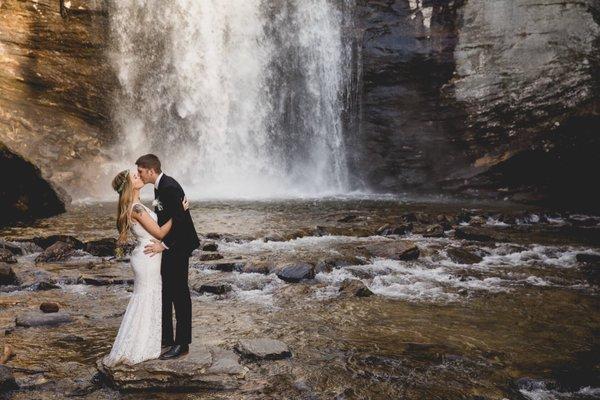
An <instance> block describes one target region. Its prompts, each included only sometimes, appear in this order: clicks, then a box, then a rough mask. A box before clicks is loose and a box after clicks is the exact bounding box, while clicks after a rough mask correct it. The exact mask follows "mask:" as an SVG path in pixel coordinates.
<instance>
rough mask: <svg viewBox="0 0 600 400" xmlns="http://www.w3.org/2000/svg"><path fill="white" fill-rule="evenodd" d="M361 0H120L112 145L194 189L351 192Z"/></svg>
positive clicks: (204, 193) (115, 12) (204, 192)
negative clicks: (351, 116)
mask: <svg viewBox="0 0 600 400" xmlns="http://www.w3.org/2000/svg"><path fill="white" fill-rule="evenodd" d="M352 1H353V0H277V1H272V0H228V1H227V2H223V1H222V0H172V1H168V2H164V1H157V0H118V1H114V2H113V4H111V11H110V28H111V37H112V41H113V43H112V56H111V59H112V61H113V64H114V67H115V70H116V74H117V77H118V80H119V85H120V88H119V92H118V94H117V95H116V99H115V104H114V121H115V123H116V127H117V129H118V133H119V138H120V139H119V140H118V143H117V149H116V150H117V151H116V152H114V154H116V155H117V157H118V158H119V159H121V160H123V159H125V160H135V159H136V158H137V156H139V155H141V154H144V153H147V152H153V153H155V154H157V155H158V156H159V157H160V158H161V160H162V162H163V169H164V170H165V172H167V173H168V174H171V175H173V176H175V177H176V178H178V179H179V180H180V182H181V183H182V184H184V186H185V188H186V190H187V192H188V193H189V194H190V195H191V196H194V197H226V198H236V197H245V198H266V197H296V196H324V195H332V194H340V193H345V192H347V191H348V188H349V177H348V168H347V159H346V149H345V138H344V136H345V132H344V128H345V125H346V124H345V123H344V117H343V116H344V113H345V110H346V109H347V107H348V104H347V103H348V101H347V99H348V98H351V97H352V96H350V95H349V94H348V91H349V90H350V87H351V82H350V81H351V80H352V71H353V68H354V61H353V56H352V44H353V43H352V38H351V35H349V34H348V32H349V31H351V27H352V10H353V4H352Z"/></svg>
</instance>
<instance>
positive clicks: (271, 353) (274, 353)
mask: <svg viewBox="0 0 600 400" xmlns="http://www.w3.org/2000/svg"><path fill="white" fill-rule="evenodd" d="M235 350H236V351H237V352H238V353H240V354H241V355H242V357H244V358H247V359H251V360H279V359H283V358H289V357H291V356H292V352H291V351H290V349H289V347H288V345H287V344H285V343H284V342H282V341H280V340H275V339H268V338H260V339H244V340H240V341H239V342H238V344H237V345H236V346H235Z"/></svg>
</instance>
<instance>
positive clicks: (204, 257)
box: [197, 251, 223, 261]
mask: <svg viewBox="0 0 600 400" xmlns="http://www.w3.org/2000/svg"><path fill="white" fill-rule="evenodd" d="M197 257H198V259H199V260H200V261H213V260H221V259H223V256H222V255H221V254H219V253H215V252H204V251H202V252H200V253H199V254H198V256H197Z"/></svg>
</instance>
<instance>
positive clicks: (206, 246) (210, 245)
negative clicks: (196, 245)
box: [200, 241, 219, 251]
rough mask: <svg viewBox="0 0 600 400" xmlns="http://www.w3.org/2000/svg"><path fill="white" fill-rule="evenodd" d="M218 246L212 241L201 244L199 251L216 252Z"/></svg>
mask: <svg viewBox="0 0 600 400" xmlns="http://www.w3.org/2000/svg"><path fill="white" fill-rule="evenodd" d="M218 249H219V246H217V244H216V243H215V242H213V241H207V242H202V245H201V246H200V250H202V251H217V250H218Z"/></svg>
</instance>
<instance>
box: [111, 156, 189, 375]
mask: <svg viewBox="0 0 600 400" xmlns="http://www.w3.org/2000/svg"><path fill="white" fill-rule="evenodd" d="M135 164H136V165H137V173H134V172H131V171H129V170H125V171H122V172H120V173H119V174H118V175H117V176H116V177H115V178H114V179H113V182H112V187H113V189H114V190H115V191H116V192H117V193H118V194H119V206H118V213H117V229H118V231H119V240H118V242H119V243H125V242H126V241H127V239H128V236H129V234H132V235H133V237H134V238H135V239H136V245H135V248H134V249H133V251H132V252H131V258H130V260H131V267H132V268H133V274H134V284H133V294H132V295H131V298H130V300H129V304H128V305H127V310H126V311H125V314H124V315H123V321H122V322H121V326H120V327H119V333H118V334H117V338H116V339H115V342H114V344H113V347H112V349H111V351H110V354H108V355H107V356H106V357H104V360H103V363H104V365H106V366H113V365H116V364H119V363H123V364H129V365H132V364H137V363H140V362H142V361H145V360H150V359H155V358H160V359H164V360H166V359H173V358H177V357H180V356H182V355H184V354H187V353H188V351H189V345H190V343H191V341H192V302H191V298H190V289H189V286H188V268H189V261H190V260H189V257H190V255H191V253H192V251H194V250H195V249H197V248H198V247H199V246H200V241H199V239H198V235H197V233H196V229H195V228H194V223H193V222H192V217H191V215H190V212H189V210H188V208H189V203H188V201H187V199H186V198H185V193H184V192H183V189H182V188H181V186H180V185H179V183H177V181H176V180H175V179H173V178H171V177H170V176H167V175H165V174H164V173H163V172H162V170H161V164H160V160H159V159H158V157H157V156H155V155H154V154H146V155H144V156H141V157H140V158H138V160H137V161H136V162H135ZM146 184H153V185H154V198H155V200H154V202H153V203H152V204H153V205H154V211H153V210H151V209H149V208H148V207H146V206H145V205H143V204H142V202H141V201H140V189H142V187H144V185H146ZM173 307H174V308H175V319H176V321H177V322H176V326H175V332H176V334H175V336H173ZM163 351H164V352H163Z"/></svg>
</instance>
